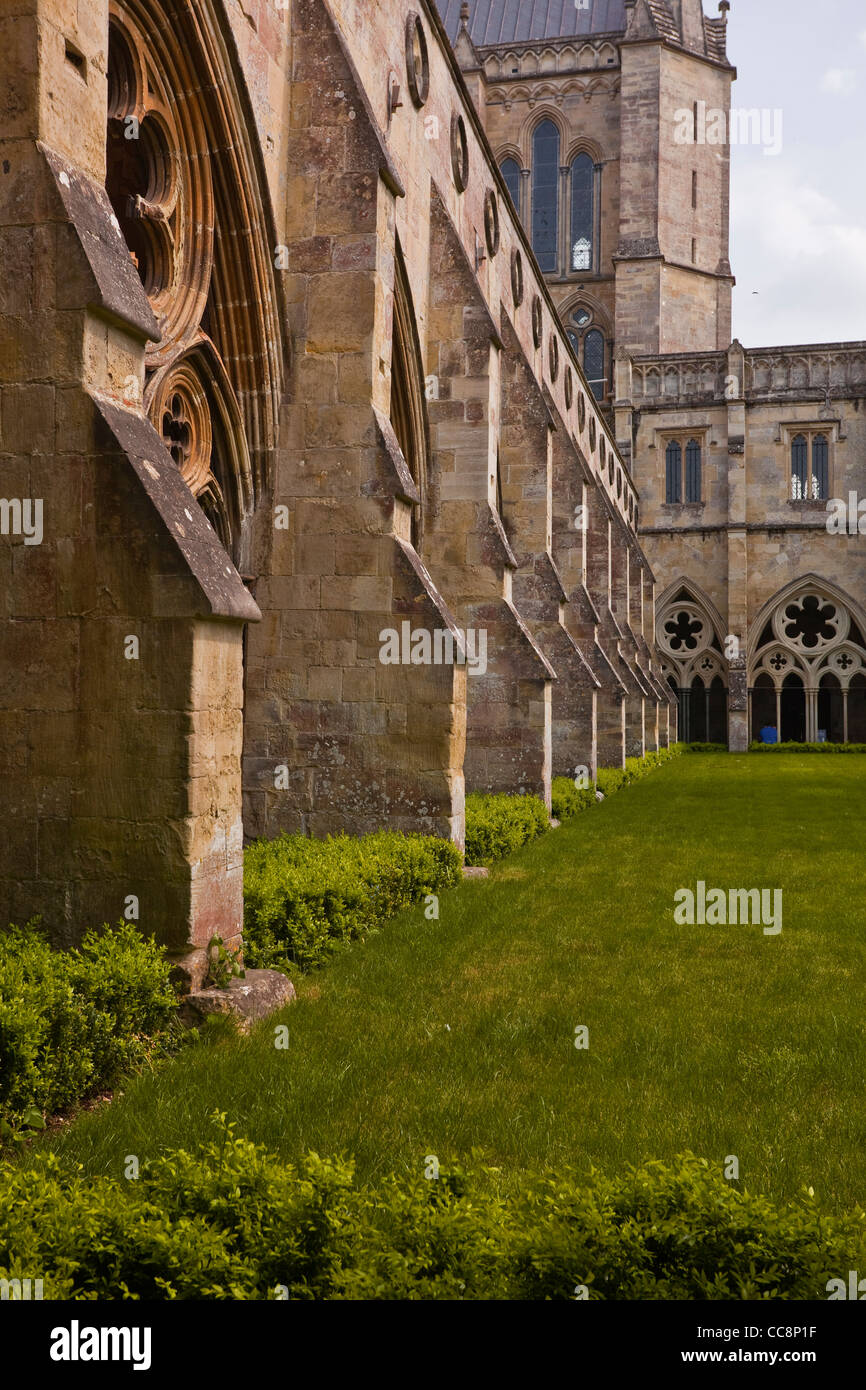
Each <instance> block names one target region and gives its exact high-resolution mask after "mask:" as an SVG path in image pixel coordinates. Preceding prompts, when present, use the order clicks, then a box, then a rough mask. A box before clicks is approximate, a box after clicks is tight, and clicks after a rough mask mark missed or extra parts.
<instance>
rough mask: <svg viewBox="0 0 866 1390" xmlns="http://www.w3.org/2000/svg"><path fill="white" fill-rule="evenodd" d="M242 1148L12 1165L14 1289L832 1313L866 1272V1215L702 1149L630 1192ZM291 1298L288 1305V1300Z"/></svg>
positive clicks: (53, 1294)
mask: <svg viewBox="0 0 866 1390" xmlns="http://www.w3.org/2000/svg"><path fill="white" fill-rule="evenodd" d="M219 1119H220V1123H221V1127H222V1134H221V1136H220V1137H219V1139H218V1140H217V1141H215V1142H212V1143H209V1144H207V1145H203V1146H201V1147H200V1149H199V1150H198V1151H197V1152H196V1153H194V1154H190V1153H187V1152H185V1151H184V1150H175V1151H173V1152H169V1153H165V1154H163V1155H161V1156H160V1157H159V1158H156V1159H153V1160H150V1161H147V1162H145V1163H143V1164H142V1167H141V1171H140V1175H139V1178H138V1180H137V1181H135V1182H126V1181H124V1180H123V1179H121V1178H120V1177H106V1176H101V1177H97V1178H89V1179H88V1178H82V1177H81V1176H79V1175H77V1174H76V1175H69V1174H64V1173H63V1171H62V1170H61V1168H60V1166H59V1164H58V1162H57V1159H56V1157H55V1156H54V1155H45V1154H41V1155H39V1156H37V1158H36V1159H35V1160H34V1162H33V1164H32V1165H31V1166H30V1167H29V1168H27V1169H25V1168H22V1167H20V1166H18V1167H12V1166H11V1165H7V1166H6V1167H5V1168H3V1169H2V1170H0V1277H3V1278H26V1277H28V1276H30V1275H32V1273H33V1271H34V1270H38V1271H39V1273H40V1276H41V1277H42V1278H43V1279H44V1296H45V1297H46V1298H48V1299H58V1298H73V1299H117V1298H121V1299H123V1298H141V1299H168V1298H179V1299H204V1298H208V1299H266V1298H274V1297H276V1296H278V1295H277V1290H278V1288H280V1289H281V1290H287V1292H288V1296H289V1298H292V1299H303V1300H308V1299H377V1300H378V1299H521V1300H540V1299H543V1300H547V1299H555V1300H560V1299H561V1300H571V1299H573V1298H574V1297H575V1292H576V1286H577V1285H585V1286H586V1288H587V1290H588V1293H589V1297H590V1298H591V1299H641V1300H646V1299H684V1300H698V1299H700V1300H703V1299H755V1298H776V1299H825V1298H826V1297H827V1288H826V1286H827V1281H828V1280H829V1279H831V1278H837V1277H845V1276H846V1274H847V1271H848V1270H849V1269H852V1268H861V1269H862V1268H863V1267H864V1264H866V1220H864V1216H866V1214H864V1213H863V1212H861V1211H857V1212H855V1213H852V1214H851V1216H849V1217H828V1216H826V1215H822V1214H821V1212H820V1211H819V1209H818V1208H817V1205H816V1203H815V1201H814V1198H813V1197H812V1195H811V1193H804V1195H803V1197H802V1198H801V1199H800V1200H798V1201H797V1202H794V1203H789V1204H788V1205H786V1206H783V1207H781V1206H777V1205H774V1204H773V1203H772V1202H770V1201H768V1200H766V1199H765V1198H762V1197H757V1196H749V1195H744V1194H743V1193H741V1192H739V1191H737V1189H736V1188H735V1187H733V1186H732V1185H731V1184H730V1183H728V1182H726V1181H725V1180H724V1179H723V1178H722V1177H721V1175H720V1174H719V1173H718V1172H716V1171H712V1170H711V1169H710V1167H709V1165H708V1163H707V1162H706V1161H703V1160H699V1159H697V1158H695V1157H693V1156H692V1155H685V1156H684V1157H682V1158H680V1159H678V1160H676V1161H675V1162H674V1163H671V1164H663V1163H648V1164H645V1165H643V1166H642V1167H640V1168H630V1169H628V1170H627V1171H626V1172H625V1174H624V1175H623V1176H621V1177H618V1178H615V1179H610V1178H606V1177H604V1176H602V1175H601V1174H598V1173H596V1172H592V1173H591V1174H590V1175H589V1176H588V1177H584V1178H582V1177H580V1176H578V1175H577V1174H575V1173H573V1172H568V1171H566V1172H559V1173H556V1174H543V1175H536V1176H533V1175H529V1176H528V1177H527V1178H526V1179H525V1181H524V1183H523V1184H522V1185H521V1187H520V1189H519V1190H517V1191H516V1192H513V1193H509V1194H503V1192H502V1191H501V1189H500V1178H499V1174H498V1172H497V1170H494V1169H489V1168H487V1169H485V1168H482V1167H480V1165H478V1164H477V1163H476V1164H475V1167H474V1171H470V1172H463V1171H461V1170H459V1169H457V1170H452V1171H446V1170H445V1169H444V1168H443V1170H442V1171H441V1172H440V1175H439V1177H438V1179H435V1180H430V1181H427V1180H425V1178H424V1177H423V1176H422V1175H421V1173H419V1174H418V1175H417V1177H415V1178H413V1179H409V1180H408V1181H407V1179H406V1178H405V1176H403V1177H390V1178H385V1179H382V1180H380V1181H379V1182H378V1183H376V1185H375V1186H373V1187H370V1188H360V1187H358V1186H357V1185H356V1184H355V1182H354V1178H353V1171H352V1166H351V1164H350V1163H348V1162H346V1161H344V1160H327V1159H320V1158H318V1157H317V1156H316V1155H315V1154H310V1155H308V1156H307V1157H306V1158H304V1159H303V1160H302V1161H301V1162H300V1163H298V1164H297V1165H296V1166H292V1165H285V1164H283V1163H281V1162H280V1161H279V1160H278V1159H276V1158H274V1157H273V1156H271V1155H270V1154H269V1153H268V1152H267V1151H266V1150H265V1149H264V1148H263V1147H262V1146H260V1145H254V1144H251V1143H249V1142H248V1141H245V1140H241V1139H237V1138H235V1137H234V1135H233V1134H232V1132H231V1128H232V1127H231V1126H228V1125H226V1123H225V1117H224V1116H221V1117H219ZM283 1296H285V1295H283Z"/></svg>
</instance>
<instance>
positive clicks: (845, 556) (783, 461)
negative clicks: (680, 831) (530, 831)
mask: <svg viewBox="0 0 866 1390" xmlns="http://www.w3.org/2000/svg"><path fill="white" fill-rule="evenodd" d="M728 8H729V7H728V5H727V3H725V0H723V3H722V4H721V5H720V7H719V9H720V14H719V16H718V17H714V18H709V17H707V16H705V15H704V13H703V10H702V7H701V0H586V3H583V0H580V2H579V3H577V4H574V3H570V2H569V0H520V3H517V0H475V3H473V4H467V3H463V4H460V3H457V0H439V5H438V7H437V5H435V4H434V3H433V0H378V3H372V2H371V0H77V3H76V4H72V3H68V0H10V2H9V3H7V4H6V5H5V6H4V8H3V13H2V15H0V38H2V42H0V469H2V479H3V483H2V489H0V491H2V494H3V495H2V497H0V576H2V578H0V595H2V604H0V692H2V702H0V760H2V767H3V773H4V787H5V791H6V816H5V827H6V830H5V834H4V836H3V840H2V848H0V915H2V917H3V918H4V919H5V920H7V921H8V920H12V921H22V920H26V919H27V918H29V917H31V916H34V915H36V914H40V915H41V916H42V918H43V921H44V922H45V924H46V925H47V926H49V927H50V928H51V930H52V931H53V932H54V933H55V935H56V936H57V937H58V938H59V939H60V940H65V941H72V940H75V939H76V938H77V937H78V936H80V934H81V933H82V932H83V931H84V929H85V928H86V927H87V926H88V925H90V924H92V923H100V922H102V921H112V920H117V919H118V918H119V917H121V916H123V915H126V916H131V917H134V918H135V919H136V920H138V919H140V920H141V923H142V927H143V928H144V929H146V930H148V931H150V932H153V933H155V934H156V936H157V937H158V939H159V940H160V941H162V942H163V943H164V944H165V945H166V946H167V947H168V949H169V951H170V953H171V954H172V956H173V958H174V959H175V961H176V963H177V965H178V969H179V971H180V972H181V973H182V974H183V975H184V977H185V979H186V980H187V982H188V984H189V985H190V986H191V987H195V986H196V985H197V984H198V983H199V982H200V980H201V978H202V974H203V971H204V966H205V962H206V946H207V942H208V941H209V940H210V939H211V937H212V936H213V935H215V934H216V935H219V936H221V937H222V938H223V940H224V941H226V943H228V944H230V945H231V944H234V943H236V942H237V941H238V939H239V937H240V931H241V918H242V874H243V846H244V843H245V841H246V840H248V839H249V838H251V837H254V836H260V835H266V836H273V835H276V834H278V833H280V832H281V831H289V832H295V833H297V832H300V833H303V834H308V835H314V836H321V835H326V834H330V833H334V832H338V831H347V832H349V833H351V834H363V833H366V832H368V831H371V830H374V829H377V828H380V827H389V828H393V829H398V830H403V831H406V832H424V833H428V834H436V835H440V836H447V837H451V838H452V839H454V840H455V842H456V843H458V844H460V843H462V838H463V826H464V797H465V794H466V792H467V791H484V792H510V793H514V792H531V793H534V794H536V795H538V796H540V797H542V798H543V799H544V800H545V802H546V803H547V805H548V806H549V805H550V787H551V780H552V778H553V777H556V776H562V775H568V776H577V777H579V778H581V777H583V778H587V777H588V778H590V779H591V778H592V776H593V775H594V773H595V770H596V769H597V768H598V767H599V766H611V765H621V764H622V763H623V760H624V759H625V758H626V757H627V756H641V755H642V754H644V753H645V752H647V751H650V750H654V749H657V748H660V747H664V746H666V745H667V744H668V743H669V742H672V741H673V740H674V739H676V738H677V737H680V738H683V739H686V740H692V741H703V740H707V739H709V740H711V741H717V742H727V743H728V744H729V746H730V747H731V748H732V749H737V750H739V749H743V748H745V747H746V746H747V744H748V742H749V740H750V738H752V737H759V736H763V735H765V734H767V731H768V730H769V731H771V736H775V737H780V738H783V739H802V738H808V739H822V738H826V739H828V740H836V741H846V740H847V741H855V740H862V739H866V646H864V634H866V613H864V612H863V611H862V610H861V607H860V602H859V595H860V594H861V592H862V589H863V572H862V566H863V561H862V551H861V547H860V545H859V542H858V540H857V539H856V536H857V529H858V528H857V515H858V510H857V503H856V498H855V499H854V501H853V515H854V522H853V529H852V527H851V525H845V526H839V525H837V526H836V528H835V529H833V528H832V527H831V526H830V525H829V522H828V518H829V515H830V512H831V510H832V508H831V503H832V502H834V501H838V500H839V499H845V504H846V506H847V507H848V508H849V511H850V505H849V504H850V502H851V494H855V493H856V491H857V488H858V485H859V473H858V465H857V460H858V459H859V458H862V456H863V443H864V441H863V425H862V423H861V411H860V405H861V399H862V398H863V397H864V396H866V344H863V343H847V344H839V343H836V344H829V345H828V344H822V345H818V346H803V347H796V348H792V347H784V348H755V349H753V348H744V347H743V346H742V345H741V344H740V343H739V342H737V341H735V340H734V341H732V340H731V309H730V306H731V289H732V285H733V276H732V272H731V266H730V263H729V260H728V196H729V176H730V164H729V155H730V141H729V140H723V141H722V142H720V141H719V139H718V130H719V123H720V120H721V123H722V124H723V125H725V127H726V129H728V128H729V127H730V122H731V120H732V116H733V113H732V112H731V84H732V81H733V78H734V76H735V73H734V69H733V67H732V66H731V64H730V62H729V60H728V56H727V45H726V18H727V10H728ZM746 114H747V115H748V114H749V113H746ZM837 512H838V509H837ZM846 516H847V513H846Z"/></svg>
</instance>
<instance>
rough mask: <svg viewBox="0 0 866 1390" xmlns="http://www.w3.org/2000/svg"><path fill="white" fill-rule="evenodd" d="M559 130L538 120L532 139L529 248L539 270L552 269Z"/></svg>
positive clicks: (556, 212)
mask: <svg viewBox="0 0 866 1390" xmlns="http://www.w3.org/2000/svg"><path fill="white" fill-rule="evenodd" d="M558 215H559V131H558V130H557V128H556V126H555V125H554V124H553V121H542V122H541V124H540V125H539V126H538V127H537V129H536V131H535V134H534V135H533V137H532V249H533V251H534V252H535V255H536V257H537V259H538V264H539V265H540V266H541V269H542V270H545V271H548V272H550V271H554V270H556V268H557V267H556V243H557V237H556V223H557V218H558Z"/></svg>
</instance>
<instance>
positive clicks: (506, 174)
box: [499, 159, 520, 215]
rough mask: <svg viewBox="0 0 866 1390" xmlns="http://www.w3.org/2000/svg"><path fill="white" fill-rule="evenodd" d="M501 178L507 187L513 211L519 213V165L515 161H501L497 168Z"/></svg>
mask: <svg viewBox="0 0 866 1390" xmlns="http://www.w3.org/2000/svg"><path fill="white" fill-rule="evenodd" d="M499 168H500V170H501V172H502V177H503V178H504V179H505V182H506V184H507V186H508V192H509V193H510V195H511V201H512V203H513V204H514V211H515V212H516V213H518V215H519V213H520V165H519V164H518V163H517V160H516V159H503V161H502V163H501V164H500V166H499Z"/></svg>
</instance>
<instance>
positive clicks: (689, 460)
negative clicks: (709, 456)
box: [686, 439, 701, 502]
mask: <svg viewBox="0 0 866 1390" xmlns="http://www.w3.org/2000/svg"><path fill="white" fill-rule="evenodd" d="M700 500H701V446H700V444H699V443H698V441H697V440H696V439H690V440H689V442H688V444H687V445H686V501H687V502H700Z"/></svg>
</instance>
